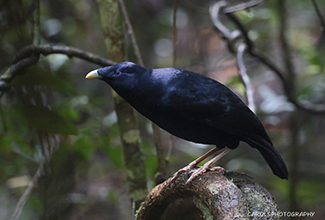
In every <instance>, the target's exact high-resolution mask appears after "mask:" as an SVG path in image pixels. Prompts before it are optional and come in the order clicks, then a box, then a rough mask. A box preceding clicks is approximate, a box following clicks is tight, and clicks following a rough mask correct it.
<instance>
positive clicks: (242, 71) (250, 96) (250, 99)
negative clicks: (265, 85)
mask: <svg viewBox="0 0 325 220" xmlns="http://www.w3.org/2000/svg"><path fill="white" fill-rule="evenodd" d="M246 51H247V45H246V44H244V43H241V44H240V45H239V46H238V50H237V66H238V69H239V75H240V76H241V79H242V81H243V84H244V86H245V89H246V99H247V103H248V106H249V108H250V109H251V110H252V111H253V112H255V111H256V106H255V104H254V92H253V91H254V90H253V86H252V84H251V81H250V79H249V76H248V75H247V71H246V67H245V64H244V60H243V57H244V54H245V53H246Z"/></svg>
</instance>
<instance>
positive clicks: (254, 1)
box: [224, 0, 264, 13]
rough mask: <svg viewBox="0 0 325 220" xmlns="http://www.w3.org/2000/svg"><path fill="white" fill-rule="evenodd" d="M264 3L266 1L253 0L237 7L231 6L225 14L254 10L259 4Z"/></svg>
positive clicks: (226, 9) (225, 10)
mask: <svg viewBox="0 0 325 220" xmlns="http://www.w3.org/2000/svg"><path fill="white" fill-rule="evenodd" d="M262 2H264V0H252V1H249V2H244V3H241V4H238V5H235V6H229V7H227V8H225V9H224V13H233V12H236V11H240V10H244V9H248V8H252V7H254V6H256V5H258V4H261V3H262Z"/></svg>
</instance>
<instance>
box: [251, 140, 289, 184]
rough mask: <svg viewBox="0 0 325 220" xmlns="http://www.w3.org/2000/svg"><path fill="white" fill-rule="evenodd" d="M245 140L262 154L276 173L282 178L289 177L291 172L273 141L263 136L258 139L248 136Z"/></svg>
mask: <svg viewBox="0 0 325 220" xmlns="http://www.w3.org/2000/svg"><path fill="white" fill-rule="evenodd" d="M245 141H246V142H247V143H248V144H249V145H251V146H252V147H254V148H256V149H257V150H258V151H259V152H260V153H261V154H262V156H263V157H264V159H265V160H266V162H267V163H268V164H269V166H270V167H271V169H272V171H273V173H274V174H275V175H277V176H278V177H280V178H281V179H288V176H289V174H288V170H287V167H286V165H285V163H284V161H283V159H282V157H281V156H280V154H279V153H278V151H277V150H276V149H275V148H274V147H273V145H272V144H271V143H269V142H267V141H266V140H264V139H263V138H259V139H258V140H256V139H250V138H248V139H247V140H245Z"/></svg>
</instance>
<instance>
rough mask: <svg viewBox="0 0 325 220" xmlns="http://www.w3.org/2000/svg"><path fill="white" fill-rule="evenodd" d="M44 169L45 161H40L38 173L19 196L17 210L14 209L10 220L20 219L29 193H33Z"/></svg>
mask: <svg viewBox="0 0 325 220" xmlns="http://www.w3.org/2000/svg"><path fill="white" fill-rule="evenodd" d="M43 169H44V161H43V162H41V163H40V165H39V166H38V169H37V171H36V173H35V174H34V176H33V179H32V180H31V181H30V182H29V183H28V185H27V188H26V190H25V191H24V193H23V195H22V196H21V197H20V198H19V200H18V203H17V205H16V208H15V211H14V213H13V215H12V216H11V218H10V220H18V219H19V216H20V214H21V212H22V210H23V208H24V206H25V203H26V201H27V199H28V197H29V195H30V194H31V192H32V190H33V188H34V187H35V185H36V183H37V181H38V179H39V178H40V177H41V175H42V172H43Z"/></svg>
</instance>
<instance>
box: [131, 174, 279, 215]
mask: <svg viewBox="0 0 325 220" xmlns="http://www.w3.org/2000/svg"><path fill="white" fill-rule="evenodd" d="M189 176H190V175H189V172H186V173H182V174H181V175H179V176H178V177H177V179H176V180H175V181H171V179H168V180H167V181H165V182H164V183H162V184H160V185H158V186H156V187H155V188H154V189H153V190H152V191H151V192H150V193H149V195H148V196H147V198H146V200H145V202H144V203H143V205H142V206H141V208H140V209H139V211H138V213H137V216H136V220H151V219H155V220H167V219H168V220H194V219H195V220H208V219H209V220H212V219H218V220H222V219H278V217H277V216H276V213H277V212H278V208H277V205H276V204H275V203H274V200H273V198H272V196H271V195H270V193H269V192H268V191H267V190H266V189H265V188H263V187H262V186H261V185H259V184H258V183H256V182H255V181H254V180H253V179H252V178H251V177H249V176H246V175H245V174H241V173H237V172H228V171H225V172H224V173H223V174H221V173H219V172H217V171H209V172H207V173H204V174H202V175H200V176H198V177H197V178H196V179H194V180H193V181H192V182H191V183H189V184H185V182H186V180H187V179H188V178H189ZM261 215H265V216H261Z"/></svg>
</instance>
